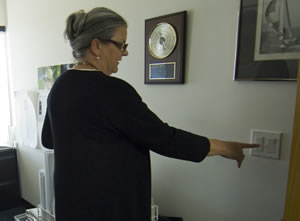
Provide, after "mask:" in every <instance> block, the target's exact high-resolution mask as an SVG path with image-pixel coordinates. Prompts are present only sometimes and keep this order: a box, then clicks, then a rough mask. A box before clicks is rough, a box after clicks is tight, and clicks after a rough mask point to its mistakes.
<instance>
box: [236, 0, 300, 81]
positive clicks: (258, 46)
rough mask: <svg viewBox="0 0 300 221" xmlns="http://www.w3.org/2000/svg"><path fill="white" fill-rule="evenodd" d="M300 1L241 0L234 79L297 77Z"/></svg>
mask: <svg viewBox="0 0 300 221" xmlns="http://www.w3.org/2000/svg"><path fill="white" fill-rule="evenodd" d="M299 10H300V1H299V0H241V7H240V13H239V31H238V42H237V56H236V67H235V73H234V79H235V80H277V81H278V80H287V81H288V80H296V79H297V72H298V61H299V58H300V14H299V13H298V11H299Z"/></svg>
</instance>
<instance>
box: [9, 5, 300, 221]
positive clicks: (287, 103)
mask: <svg viewBox="0 0 300 221" xmlns="http://www.w3.org/2000/svg"><path fill="white" fill-rule="evenodd" d="M95 6H106V7H109V8H112V9H114V10H116V11H117V12H119V13H120V14H121V15H123V16H124V17H125V18H126V19H127V21H128V23H129V29H128V31H129V33H128V42H129V45H130V46H129V56H128V57H127V58H124V59H123V63H122V64H121V65H120V71H119V74H117V76H118V77H120V78H124V79H126V80H127V81H129V82H130V83H131V84H132V85H133V86H134V87H135V88H136V89H137V90H138V92H139V93H140V94H141V96H142V97H143V98H144V100H145V101H146V103H147V104H148V105H149V107H150V108H151V109H152V110H153V111H154V112H156V113H157V114H158V115H159V116H160V117H161V119H163V120H165V121H167V122H168V123H169V124H170V125H173V126H176V127H179V128H182V129H186V130H189V131H192V132H194V133H198V134H202V135H206V136H208V137H215V138H220V139H227V140H237V141H242V142H248V141H249V139H250V129H251V128H257V129H268V130H275V131H282V132H283V141H282V153H281V160H270V159H265V158H257V157H252V156H249V154H248V152H247V153H246V154H247V157H246V160H245V161H244V165H243V167H242V168H241V169H237V168H236V163H235V162H233V161H229V160H225V159H223V158H220V157H214V158H207V159H206V160H205V161H204V162H202V163H201V164H195V163H190V162H184V161H178V160H173V159H169V158H164V157H161V156H159V155H156V154H153V155H152V169H153V170H152V176H153V196H154V197H155V200H156V203H157V204H158V205H159V207H160V212H161V213H162V214H165V215H173V216H182V217H184V220H185V221H198V220H205V221H241V220H243V221H253V220H255V221H276V220H278V221H279V220H280V219H281V218H282V217H283V208H284V199H285V189H286V183H287V172H288V161H289V153H290V146H291V137H292V124H293V115H294V106H295V95H296V83H295V82H237V81H233V80H232V78H233V71H234V60H235V58H234V56H235V44H236V30H237V13H238V8H239V1H238V0H227V1H222V0H185V1H176V3H175V1H173V0H165V1H161V0H152V1H145V0H127V1H121V0H120V1H117V0H110V1H108V0H97V1H96V0H89V1H83V0H65V1H59V0H52V1H41V0H26V1H18V0H9V1H8V34H9V48H10V55H11V70H12V74H13V86H14V89H15V90H36V89H37V67H40V66H46V65H51V64H58V63H68V62H72V57H71V50H70V48H69V46H68V44H67V43H66V42H65V41H64V39H63V36H62V33H63V31H64V25H65V19H66V17H67V15H69V14H70V13H71V12H73V11H75V10H79V9H81V8H83V9H91V8H93V7H95ZM182 10H187V11H188V29H187V51H186V83H185V84H184V85H145V84H144V83H143V82H144V77H143V76H144V20H145V19H147V18H152V17H156V16H160V15H164V14H169V13H174V12H178V11H182ZM162 95H163V96H162ZM19 152H20V167H21V182H22V194H23V197H24V198H25V199H27V200H29V201H30V202H31V203H33V204H37V203H38V202H39V196H38V188H37V186H38V179H37V173H38V169H39V168H41V167H43V163H44V162H43V157H42V154H41V151H40V150H28V149H27V148H22V147H20V148H19Z"/></svg>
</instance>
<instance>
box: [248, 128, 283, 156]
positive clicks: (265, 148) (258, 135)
mask: <svg viewBox="0 0 300 221" xmlns="http://www.w3.org/2000/svg"><path fill="white" fill-rule="evenodd" d="M251 143H257V144H260V147H259V148H253V149H250V154H251V155H253V156H260V157H268V158H273V159H279V158H280V143H281V132H278V131H267V130H257V129H252V130H251Z"/></svg>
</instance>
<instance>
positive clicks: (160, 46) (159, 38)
mask: <svg viewBox="0 0 300 221" xmlns="http://www.w3.org/2000/svg"><path fill="white" fill-rule="evenodd" d="M176 42H177V36H176V31H175V29H174V28H173V26H172V25H170V24H168V23H160V24H158V25H157V26H156V27H155V28H154V29H153V31H152V33H151V35H150V37H149V45H148V47H149V51H150V53H151V54H152V56H154V57H155V58H159V59H162V58H166V57H168V56H169V55H170V54H171V53H172V52H173V50H174V48H175V46H176Z"/></svg>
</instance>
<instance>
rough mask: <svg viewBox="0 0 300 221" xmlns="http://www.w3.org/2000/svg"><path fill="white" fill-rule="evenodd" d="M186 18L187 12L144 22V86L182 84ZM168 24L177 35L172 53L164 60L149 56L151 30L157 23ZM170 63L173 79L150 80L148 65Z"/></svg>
mask: <svg viewBox="0 0 300 221" xmlns="http://www.w3.org/2000/svg"><path fill="white" fill-rule="evenodd" d="M186 17H187V12H186V11H182V12H177V13H173V14H168V15H164V16H160V17H155V18H151V19H147V20H145V78H144V79H145V80H144V83H145V84H183V83H184V69H185V41H186ZM162 22H165V23H169V24H170V25H172V26H173V27H174V29H175V31H176V34H177V44H176V46H175V49H174V51H173V52H172V53H171V55H169V56H168V57H166V58H163V59H158V58H155V57H153V56H152V55H151V53H150V51H149V48H148V44H149V37H150V35H151V33H152V31H153V29H154V28H155V27H156V26H157V25H158V24H159V23H162ZM166 63H172V64H174V63H175V65H174V68H175V76H174V78H173V79H150V75H149V68H150V65H155V64H166Z"/></svg>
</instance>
